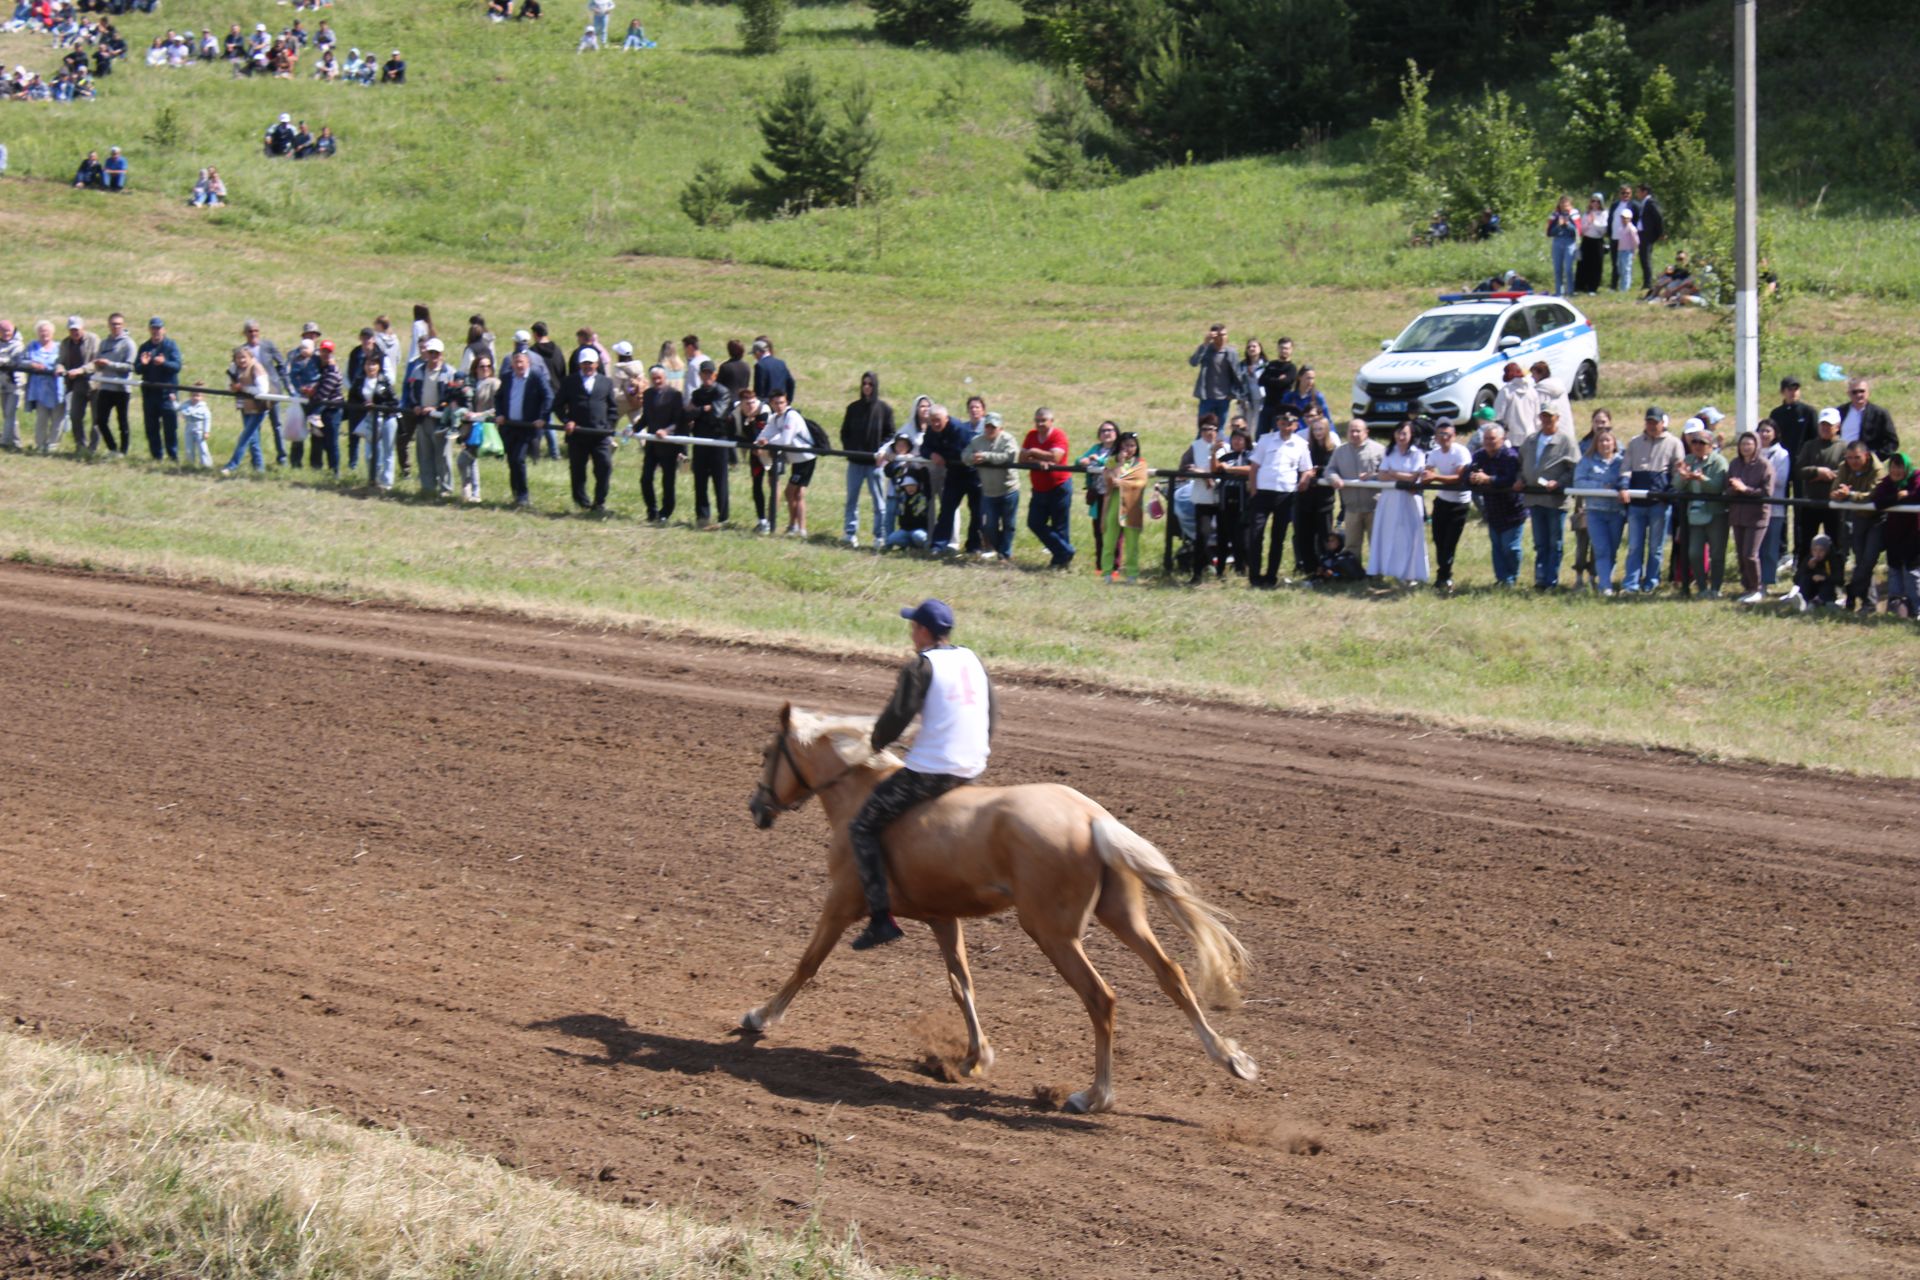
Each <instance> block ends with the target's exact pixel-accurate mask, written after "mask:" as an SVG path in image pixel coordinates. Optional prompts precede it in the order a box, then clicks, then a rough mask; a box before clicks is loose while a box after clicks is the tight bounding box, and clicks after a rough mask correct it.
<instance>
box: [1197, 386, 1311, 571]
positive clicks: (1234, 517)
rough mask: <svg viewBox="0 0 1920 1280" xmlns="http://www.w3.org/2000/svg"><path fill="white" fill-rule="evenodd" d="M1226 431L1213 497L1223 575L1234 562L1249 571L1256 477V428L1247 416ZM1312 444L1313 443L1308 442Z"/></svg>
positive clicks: (1216, 470)
mask: <svg viewBox="0 0 1920 1280" xmlns="http://www.w3.org/2000/svg"><path fill="white" fill-rule="evenodd" d="M1230 426H1231V430H1229V431H1228V433H1227V447H1226V448H1225V449H1224V450H1223V451H1222V452H1221V454H1220V456H1219V457H1218V458H1216V459H1214V472H1215V474H1216V475H1217V476H1218V479H1217V480H1215V482H1214V497H1215V498H1217V499H1218V500H1219V507H1218V510H1217V511H1216V512H1215V513H1214V514H1215V515H1216V516H1217V517H1218V519H1219V522H1220V527H1219V530H1218V532H1217V540H1218V542H1219V551H1220V567H1221V575H1222V576H1223V577H1224V576H1225V573H1226V566H1227V565H1229V564H1231V565H1232V566H1233V571H1234V572H1235V573H1237V574H1240V575H1242V576H1244V575H1245V574H1246V572H1247V517H1248V514H1249V513H1248V510H1247V507H1248V503H1249V501H1250V497H1249V494H1248V491H1247V486H1248V484H1249V483H1250V482H1251V480H1252V478H1253V432H1252V431H1250V430H1249V429H1248V428H1247V422H1246V419H1244V418H1235V419H1234V420H1233V422H1232V423H1231V424H1230ZM1309 448H1311V446H1309Z"/></svg>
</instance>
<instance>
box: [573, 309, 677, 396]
mask: <svg viewBox="0 0 1920 1280" xmlns="http://www.w3.org/2000/svg"><path fill="white" fill-rule="evenodd" d="M573 341H574V349H573V354H572V355H570V356H568V357H567V372H568V373H578V372H580V357H581V355H582V354H584V353H585V352H586V351H587V350H589V349H591V350H592V351H593V353H594V355H595V356H597V357H598V358H599V361H600V372H602V373H604V374H607V375H608V376H609V377H612V367H613V361H612V360H611V359H610V358H609V357H608V355H607V349H606V348H605V347H603V346H601V345H600V335H599V334H598V333H596V332H594V331H593V329H592V328H591V327H588V326H582V327H581V328H578V329H575V330H574V331H573ZM615 383H616V386H617V385H618V380H617V379H615ZM699 385H700V380H699V379H698V378H695V379H694V380H693V381H692V382H690V383H689V384H688V385H687V389H686V390H685V391H683V392H681V397H682V399H684V400H691V399H692V398H693V393H694V391H695V390H696V389H698V387H699Z"/></svg>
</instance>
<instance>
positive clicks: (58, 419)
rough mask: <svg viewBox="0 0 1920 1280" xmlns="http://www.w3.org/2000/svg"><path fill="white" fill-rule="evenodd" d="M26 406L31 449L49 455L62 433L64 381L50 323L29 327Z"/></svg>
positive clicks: (51, 322)
mask: <svg viewBox="0 0 1920 1280" xmlns="http://www.w3.org/2000/svg"><path fill="white" fill-rule="evenodd" d="M25 363H26V366H27V407H28V408H30V409H32V410H33V446H34V448H36V449H38V450H39V451H40V452H41V453H52V452H53V451H54V449H55V447H56V446H58V445H59V443H60V437H61V436H62V435H65V434H66V430H67V421H66V416H65V415H66V385H65V382H66V380H65V379H64V378H63V377H62V376H61V374H62V373H63V372H64V371H63V370H62V369H61V368H60V345H59V343H57V342H55V341H54V337H53V321H51V320H42V321H41V322H40V323H39V324H36V325H35V326H34V327H33V341H32V342H30V343H28V344H27V353H26V357H25Z"/></svg>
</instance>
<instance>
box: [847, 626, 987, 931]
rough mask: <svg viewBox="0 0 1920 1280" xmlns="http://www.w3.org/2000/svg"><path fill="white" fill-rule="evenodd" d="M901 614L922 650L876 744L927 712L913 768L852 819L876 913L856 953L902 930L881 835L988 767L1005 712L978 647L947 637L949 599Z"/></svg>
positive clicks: (883, 718)
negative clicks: (997, 727) (909, 812)
mask: <svg viewBox="0 0 1920 1280" xmlns="http://www.w3.org/2000/svg"><path fill="white" fill-rule="evenodd" d="M900 616H901V617H903V618H905V619H906V620H907V622H908V623H909V624H910V625H909V628H908V629H909V632H910V633H911V635H912V637H913V648H914V655H915V656H914V658H913V660H912V661H911V662H909V663H907V664H906V665H905V666H903V667H901V668H900V678H899V680H898V681H897V682H896V683H895V685H894V688H893V700H892V701H890V702H888V703H887V707H886V710H884V711H882V712H881V713H880V717H879V719H877V720H875V721H874V724H873V749H874V750H875V751H882V750H885V749H886V748H887V747H888V746H889V745H891V744H892V743H893V741H894V740H895V739H897V738H898V737H899V736H900V735H901V733H903V732H904V731H905V730H906V727H907V726H908V725H909V724H911V723H912V722H913V718H914V717H915V716H919V717H920V733H919V736H917V737H916V738H915V739H914V740H913V747H912V748H911V749H910V750H909V751H908V752H907V759H906V767H905V768H903V769H901V770H899V771H898V772H896V773H891V774H889V775H887V776H886V777H885V778H882V779H881V780H880V784H879V785H878V786H876V787H874V789H873V794H872V795H870V796H868V797H867V803H866V805H865V807H863V808H862V809H861V810H860V814H859V816H858V817H856V818H855V819H854V820H853V827H852V829H851V831H850V834H851V836H852V838H853V863H854V866H855V867H856V868H857V869H858V870H859V872H860V884H861V886H862V887H863V888H864V889H865V890H866V892H867V908H868V910H869V911H870V912H871V914H872V918H871V919H870V920H868V921H867V927H866V928H865V929H864V930H863V931H862V932H861V933H860V935H859V936H858V937H856V938H855V939H854V940H853V949H854V950H855V951H865V950H867V949H868V948H869V947H877V946H880V945H881V944H882V943H887V942H892V941H893V940H894V939H895V938H898V937H899V936H900V926H899V925H898V924H896V923H895V922H894V919H893V908H892V903H891V901H890V900H889V899H888V897H887V865H886V857H887V854H886V849H885V848H884V847H883V846H882V845H881V843H880V837H881V836H882V835H883V834H884V833H885V832H886V829H887V827H888V826H889V825H890V824H891V823H892V822H893V820H894V819H895V818H898V817H899V816H900V815H901V814H903V813H905V812H906V811H907V810H909V809H911V808H913V807H914V806H915V805H917V804H919V803H920V802H922V801H923V800H932V799H935V798H936V797H938V796H942V795H945V794H946V793H947V792H949V791H951V790H953V788H955V787H957V786H960V785H962V784H963V783H968V782H971V781H973V780H974V779H975V778H977V777H979V776H980V775H981V774H982V773H984V772H985V771H986V768H987V756H988V754H989V752H990V750H991V748H990V745H989V744H990V743H991V741H992V738H993V728H994V723H995V721H996V719H997V718H998V708H997V707H996V706H995V704H994V698H993V686H992V685H991V684H990V683H988V681H987V671H986V668H985V667H983V666H981V665H980V659H979V658H977V657H975V656H974V653H973V650H971V649H962V648H959V647H957V646H956V645H954V644H953V643H952V641H950V640H949V639H948V637H949V636H950V635H952V633H953V610H952V609H950V608H948V607H947V605H946V602H945V601H941V600H922V601H921V602H920V603H919V604H917V605H915V606H913V607H912V608H909V609H902V610H901V611H900Z"/></svg>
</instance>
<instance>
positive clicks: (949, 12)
mask: <svg viewBox="0 0 1920 1280" xmlns="http://www.w3.org/2000/svg"><path fill="white" fill-rule="evenodd" d="M871 2H872V5H873V29H874V30H875V31H878V32H879V33H880V34H881V35H883V36H885V37H886V38H887V39H889V40H892V41H894V42H896V43H898V44H930V45H949V44H952V43H953V42H954V41H956V40H958V39H959V38H960V37H961V36H962V35H964V34H965V33H966V30H967V24H968V23H969V22H971V21H972V20H973V0H871Z"/></svg>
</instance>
